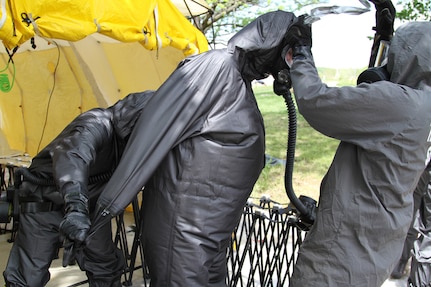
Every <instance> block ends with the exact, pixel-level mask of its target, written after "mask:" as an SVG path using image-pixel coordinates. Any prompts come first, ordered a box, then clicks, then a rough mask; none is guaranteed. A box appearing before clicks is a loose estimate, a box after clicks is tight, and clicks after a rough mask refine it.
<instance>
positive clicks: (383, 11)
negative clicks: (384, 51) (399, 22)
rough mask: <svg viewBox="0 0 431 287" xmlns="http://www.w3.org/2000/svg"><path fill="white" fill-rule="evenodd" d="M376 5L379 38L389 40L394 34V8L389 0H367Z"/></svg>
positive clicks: (376, 29) (376, 28)
mask: <svg viewBox="0 0 431 287" xmlns="http://www.w3.org/2000/svg"><path fill="white" fill-rule="evenodd" d="M369 1H370V2H372V3H373V4H374V6H375V7H376V27H373V30H375V31H376V33H377V34H379V35H380V39H381V40H387V41H389V40H390V39H391V38H392V35H393V34H394V21H395V16H396V10H395V7H394V5H393V4H392V1H391V0H369Z"/></svg>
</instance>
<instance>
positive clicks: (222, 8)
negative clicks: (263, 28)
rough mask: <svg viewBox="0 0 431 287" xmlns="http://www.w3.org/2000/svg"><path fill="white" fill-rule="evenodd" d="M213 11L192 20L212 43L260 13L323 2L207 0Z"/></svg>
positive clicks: (295, 9) (309, 0) (239, 27)
mask: <svg viewBox="0 0 431 287" xmlns="http://www.w3.org/2000/svg"><path fill="white" fill-rule="evenodd" d="M206 2H207V3H208V5H209V6H210V8H211V12H210V13H207V14H204V15H201V16H196V17H194V18H193V19H192V20H193V22H194V24H195V26H196V27H198V29H199V30H201V31H202V32H203V33H204V34H205V35H206V37H207V39H208V41H209V43H210V45H215V44H216V43H217V42H220V41H223V36H226V35H229V34H232V33H235V32H237V31H238V30H240V29H241V28H242V27H244V26H245V25H246V24H248V23H249V22H250V21H251V20H253V19H255V18H256V17H257V16H258V15H261V14H264V13H266V12H269V11H273V10H277V9H281V10H286V11H298V10H299V9H301V8H303V7H305V6H307V5H311V4H317V3H321V2H327V1H319V0H293V1H281V0H207V1H206Z"/></svg>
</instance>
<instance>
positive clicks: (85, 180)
mask: <svg viewBox="0 0 431 287" xmlns="http://www.w3.org/2000/svg"><path fill="white" fill-rule="evenodd" d="M152 94H153V92H152V91H147V92H143V93H135V94H130V95H128V96H127V97H126V98H124V99H123V100H120V101H118V102H117V103H116V104H115V105H113V106H111V107H109V108H107V109H101V108H96V109H92V110H90V111H87V112H85V113H83V114H81V115H79V116H78V117H77V118H76V119H75V120H73V121H72V122H71V123H70V124H69V125H68V126H67V127H66V128H65V129H64V130H63V131H62V132H61V133H60V134H59V135H58V136H57V137H56V138H55V139H54V140H53V141H52V142H51V143H50V144H48V145H47V146H46V147H45V148H44V149H43V150H42V151H40V152H39V153H38V154H37V155H36V156H35V157H34V158H33V161H32V163H31V165H30V167H29V170H30V171H31V173H32V174H33V175H34V176H37V177H38V178H44V179H51V180H52V179H54V181H55V183H56V184H55V185H54V186H42V185H36V184H34V183H32V182H28V181H24V182H23V184H22V186H21V188H20V190H19V192H20V201H21V206H22V207H23V209H24V211H23V212H22V213H21V214H20V221H19V224H20V226H19V231H18V234H17V237H16V240H15V242H14V244H13V246H12V249H11V252H10V255H9V260H8V263H7V266H6V270H5V271H4V277H5V281H6V282H8V284H9V285H7V286H31V287H38V286H44V285H46V283H47V282H48V280H49V278H50V274H49V270H48V268H49V266H50V264H51V261H52V260H53V258H54V257H55V255H56V252H57V248H58V247H59V245H60V244H61V242H60V241H61V238H60V232H59V226H60V223H61V222H62V220H63V215H64V211H63V209H64V204H63V196H64V189H65V186H67V185H73V186H78V187H79V190H80V193H82V194H85V195H86V196H88V197H89V201H88V202H89V210H90V212H92V211H93V210H94V205H95V202H96V200H97V198H98V196H99V194H100V192H101V191H102V190H103V187H104V186H105V184H106V182H107V180H104V181H103V180H102V181H94V180H93V181H94V183H93V184H89V178H90V177H92V176H100V175H102V174H105V175H108V176H109V175H111V173H112V172H113V170H114V169H115V168H116V166H117V164H118V162H119V160H120V156H121V154H122V152H123V150H124V147H125V145H126V140H127V138H128V137H129V135H130V133H131V131H132V128H133V126H134V124H135V122H136V120H137V119H138V117H139V115H140V113H141V111H142V108H143V106H144V105H145V103H146V102H147V100H148V99H149V98H150V96H151V95H152ZM104 177H105V176H101V178H104ZM93 181H92V182H93ZM46 203H49V204H50V205H51V207H50V208H49V209H48V210H41V208H44V207H46ZM26 209H27V210H26ZM111 233H112V232H111V225H110V224H106V225H104V226H103V227H102V228H101V229H99V230H98V231H97V232H96V233H95V234H94V236H93V237H92V238H91V239H90V240H88V241H87V242H86V244H85V246H84V247H82V248H80V249H78V250H76V254H75V255H76V261H77V263H78V264H79V266H80V268H81V269H83V270H85V271H86V273H87V276H88V279H89V282H90V286H121V285H120V277H121V274H122V272H123V269H124V258H123V255H122V253H121V252H120V250H119V249H117V247H116V246H115V245H114V243H113V241H112V235H111ZM65 236H67V234H65ZM56 247H57V248H56Z"/></svg>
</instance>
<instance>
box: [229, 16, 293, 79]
mask: <svg viewBox="0 0 431 287" xmlns="http://www.w3.org/2000/svg"><path fill="white" fill-rule="evenodd" d="M295 19H296V17H295V15H294V14H293V13H291V12H285V11H281V10H278V11H274V12H269V13H267V14H264V15H261V16H259V17H258V18H256V19H255V20H254V21H252V22H251V23H250V24H248V25H247V26H245V27H244V28H243V29H242V30H240V31H239V32H238V33H236V34H235V36H233V37H232V38H231V39H230V40H229V42H228V47H227V49H228V52H229V53H238V54H239V58H240V69H241V73H242V74H243V76H244V77H245V78H247V79H249V80H254V79H263V78H266V77H267V76H268V74H270V73H272V74H274V72H278V71H274V67H277V68H276V69H278V67H279V66H281V65H286V64H285V63H284V59H283V57H282V55H281V52H282V50H283V48H284V47H285V46H286V44H285V43H284V41H283V39H284V37H285V34H286V32H287V30H288V28H289V26H290V25H291V24H292V23H293V21H294V20H295ZM286 67H287V65H286ZM278 70H281V69H278Z"/></svg>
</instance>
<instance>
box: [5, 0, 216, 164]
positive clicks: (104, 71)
mask: <svg viewBox="0 0 431 287" xmlns="http://www.w3.org/2000/svg"><path fill="white" fill-rule="evenodd" d="M177 1H184V0H177ZM9 3H11V5H12V6H10V7H9V6H8V4H9ZM0 5H2V7H0V8H1V10H0V11H1V13H2V15H1V19H0V39H1V40H2V43H3V45H4V46H5V48H7V49H8V51H7V52H8V53H12V49H13V48H14V47H17V46H19V48H18V50H17V51H16V53H15V54H14V55H13V57H12V59H10V57H9V55H8V53H6V49H5V48H2V47H0V52H2V51H4V52H3V53H2V54H0V132H2V133H0V144H2V145H4V141H2V140H1V137H2V134H4V136H5V137H6V140H7V143H8V145H9V147H7V149H12V150H19V151H22V152H25V153H29V154H30V155H31V156H34V155H35V154H36V153H37V152H38V151H40V150H41V149H42V148H43V147H44V146H45V145H46V144H48V143H49V142H50V141H51V140H52V139H53V138H54V137H55V136H56V135H57V134H58V133H59V132H60V131H61V130H62V129H63V128H64V127H65V126H66V125H67V124H68V123H69V122H70V121H71V120H73V118H75V117H76V116H77V115H78V114H80V113H82V112H84V111H86V110H88V109H91V108H93V107H106V106H109V105H112V104H114V103H115V102H116V101H117V100H118V99H121V98H123V97H124V96H126V95H127V94H129V93H131V92H137V91H143V90H147V89H157V88H158V87H159V85H160V84H161V83H162V82H163V81H164V80H165V79H166V78H167V77H168V76H169V74H170V73H171V72H172V71H173V69H175V67H176V66H177V64H178V63H179V61H181V60H182V59H183V58H184V57H185V56H188V55H191V54H196V53H200V52H204V51H206V50H207V49H208V45H207V40H206V38H205V37H204V35H203V34H202V33H201V32H200V31H199V30H198V29H196V28H195V27H194V26H193V25H192V24H191V23H190V22H189V21H188V20H187V19H186V18H185V17H184V15H182V14H181V13H180V12H179V10H178V9H177V8H176V6H175V5H173V4H172V3H171V2H170V1H169V0H141V1H138V0H134V1H127V0H115V1H113V0H109V1H108V0H104V1H96V0H85V1H84V0H62V1H57V0H43V1H42V0H39V1H25V0H21V1H20V0H15V1H6V0H0ZM6 11H8V12H7V13H4V12H6ZM10 11H13V13H12V14H10ZM3 13H4V14H3ZM31 38H33V39H34V41H29V40H30V39H31ZM33 44H34V45H35V48H34V46H33V47H32V45H33ZM144 47H145V48H144ZM5 149H6V148H5V147H2V148H0V150H5ZM0 156H1V155H0Z"/></svg>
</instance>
